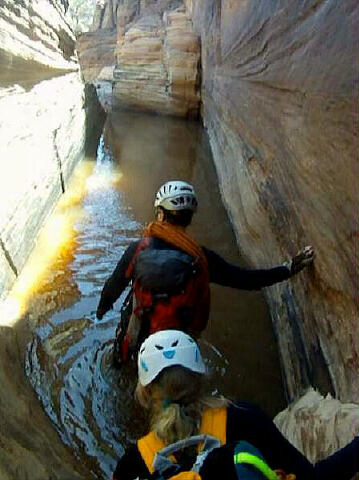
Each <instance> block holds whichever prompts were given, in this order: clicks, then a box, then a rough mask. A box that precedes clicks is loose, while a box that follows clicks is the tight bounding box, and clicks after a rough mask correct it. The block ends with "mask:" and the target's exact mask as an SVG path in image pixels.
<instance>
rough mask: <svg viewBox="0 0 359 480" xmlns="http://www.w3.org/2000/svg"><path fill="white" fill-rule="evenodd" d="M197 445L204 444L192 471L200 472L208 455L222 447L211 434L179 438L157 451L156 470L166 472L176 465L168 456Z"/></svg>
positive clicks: (154, 465)
mask: <svg viewBox="0 0 359 480" xmlns="http://www.w3.org/2000/svg"><path fill="white" fill-rule="evenodd" d="M195 445H202V446H203V447H202V448H201V451H200V453H199V454H198V455H197V458H196V461H195V463H194V464H193V466H192V468H191V471H192V472H199V470H200V469H201V467H202V465H203V462H204V461H205V459H206V458H207V455H208V454H209V453H210V452H211V451H212V450H213V449H214V448H218V447H220V446H221V443H220V441H219V440H218V438H215V437H212V436H210V435H195V436H193V437H189V438H184V439H183V440H179V441H178V442H176V443H172V444H171V445H167V446H166V447H165V448H163V449H162V450H160V451H158V452H157V454H156V456H155V459H154V463H153V469H154V471H155V472H158V473H159V474H160V475H162V474H164V473H165V472H166V471H168V470H169V469H170V468H171V467H174V465H173V462H172V461H171V460H170V459H169V458H167V457H169V456H170V455H171V454H173V453H176V452H178V451H182V450H185V449H186V448H188V447H192V446H195ZM178 470H180V466H179V465H178V466H177V471H178ZM171 478H172V477H171Z"/></svg>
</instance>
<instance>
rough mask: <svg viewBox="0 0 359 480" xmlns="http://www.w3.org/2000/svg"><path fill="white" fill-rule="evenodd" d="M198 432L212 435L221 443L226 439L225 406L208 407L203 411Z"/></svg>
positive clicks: (223, 443)
mask: <svg viewBox="0 0 359 480" xmlns="http://www.w3.org/2000/svg"><path fill="white" fill-rule="evenodd" d="M200 433H204V434H207V435H212V436H213V437H216V438H218V439H219V441H220V442H221V444H222V445H225V443H226V441H227V407H221V408H208V409H207V410H205V411H204V412H203V415H202V424H201V429H200Z"/></svg>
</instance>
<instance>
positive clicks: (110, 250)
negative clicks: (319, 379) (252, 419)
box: [26, 112, 285, 478]
mask: <svg viewBox="0 0 359 480" xmlns="http://www.w3.org/2000/svg"><path fill="white" fill-rule="evenodd" d="M84 166H85V167H86V168H84ZM80 168H82V170H85V171H86V173H85V185H86V187H85V189H84V193H83V195H81V198H80V199H77V202H71V201H69V202H68V205H66V201H65V203H64V205H63V206H62V210H61V212H62V215H63V218H65V219H66V222H67V226H68V228H69V229H70V230H71V235H69V240H68V241H67V242H65V244H64V245H63V246H62V248H61V249H60V251H59V252H58V254H57V255H56V257H55V258H54V260H53V263H52V265H51V269H50V270H49V273H48V274H47V275H46V276H45V278H44V279H43V280H41V283H39V284H38V285H37V286H36V292H35V293H33V296H32V298H30V300H29V302H28V315H29V318H30V320H31V322H32V324H33V328H34V335H33V340H32V341H31V342H30V343H29V345H28V349H27V354H26V373H27V375H28V378H29V380H30V382H31V384H32V386H33V388H34V389H35V391H36V393H37V395H38V396H39V398H40V400H41V402H42V405H43V407H44V409H45V411H46V412H47V414H48V415H49V417H50V418H51V420H52V422H53V424H54V425H55V427H56V429H57V431H58V432H59V434H60V436H61V438H62V440H63V441H64V442H65V443H66V444H68V445H69V446H70V447H71V448H72V449H73V450H74V451H75V452H76V455H77V456H78V457H79V458H80V459H81V461H82V462H85V463H86V464H88V465H89V468H90V470H91V472H93V478H108V476H109V474H110V473H111V472H112V470H113V468H114V465H115V462H116V459H117V457H118V455H120V454H121V453H122V451H123V447H124V446H126V444H128V443H129V442H132V441H133V440H134V439H136V437H137V436H138V435H139V434H141V433H143V432H142V429H143V425H144V424H143V419H142V418H141V416H140V415H139V412H138V411H137V410H136V405H135V404H134V403H133V388H134V384H135V380H136V368H135V365H128V366H126V368H124V369H123V370H120V371H119V370H116V369H114V368H113V366H112V364H111V351H112V344H113V339H114V335H115V329H116V325H117V322H118V316H119V310H120V307H121V303H122V301H123V299H124V297H125V295H126V292H124V293H123V295H122V296H121V297H120V299H119V300H118V301H117V302H116V304H115V308H114V310H112V311H110V312H109V313H107V314H106V316H105V317H104V318H103V320H102V321H101V322H100V321H98V320H96V317H95V311H96V307H97V303H98V299H99V295H100V292H101V289H102V287H103V284H104V282H105V280H106V278H107V277H108V276H109V275H110V273H111V272H112V270H113V268H114V267H115V265H116V263H117V261H118V260H119V258H120V257H121V255H122V253H123V252H124V250H125V248H126V246H127V245H128V244H129V242H130V241H132V240H133V239H136V238H138V237H139V236H140V235H141V231H142V228H143V226H144V225H145V223H146V222H148V221H149V220H151V218H152V216H153V199H154V194H155V191H156V190H157V188H158V187H159V186H160V185H161V184H162V183H163V182H165V181H167V180H170V179H183V180H187V181H190V182H191V183H193V185H194V186H195V188H196V191H197V193H198V198H199V210H198V213H197V214H196V216H195V217H194V221H193V226H192V227H191V233H193V235H194V236H195V237H196V238H197V239H198V240H199V242H200V243H201V244H203V245H206V246H207V247H208V248H211V249H213V250H215V251H216V252H217V253H219V254H220V255H222V256H223V257H224V258H225V259H227V260H228V261H231V262H233V263H237V264H239V265H245V262H244V260H243V258H241V256H240V254H239V252H238V248H237V245H236V241H235V238H234V234H233V231H232V229H231V225H230V223H229V220H228V218H227V215H226V212H225V210H224V207H223V205H222V202H221V197H220V193H219V190H218V185H217V177H216V173H215V170H214V166H213V163H212V158H211V153H210V148H209V145H208V142H207V138H206V134H205V132H204V131H203V129H202V127H201V126H200V124H198V123H196V122H186V121H184V120H179V119H171V118H163V117H157V116H150V115H142V114H134V113H128V112H126V113H122V112H116V113H112V114H110V115H109V117H108V119H107V123H106V126H105V130H104V134H103V137H102V139H101V141H100V144H99V147H98V153H97V158H96V161H94V162H88V161H87V162H86V165H81V166H80ZM75 178H76V174H75ZM74 183H75V182H74ZM67 195H68V196H69V198H71V195H72V196H73V197H76V194H75V192H71V190H70V191H69V192H68V193H67ZM56 235H60V231H58V232H56V231H55V232H54V236H56ZM264 266H265V265H264ZM268 266H269V265H268ZM211 290H212V308H211V316H210V322H209V326H208V328H207V330H206V332H205V334H204V336H203V338H202V340H201V344H202V348H203V349H204V353H205V359H206V363H207V365H208V367H209V369H210V372H211V381H212V382H213V390H216V389H217V390H218V391H220V392H221V393H223V394H224V395H226V396H228V397H229V398H231V399H239V398H240V399H245V400H250V401H254V402H257V403H259V404H260V405H262V406H263V407H264V409H265V410H267V411H268V412H269V413H270V414H272V415H274V414H275V413H277V412H278V411H279V410H281V409H282V408H283V407H284V406H285V403H284V395H283V387H282V382H281V374H280V367H279V361H278V354H277V350H276V345H275V340H274V336H273V333H272V328H271V324H270V319H269V315H268V311H267V307H266V305H265V303H264V300H263V298H262V296H261V295H260V294H259V293H256V292H242V291H237V290H233V289H229V288H224V287H219V286H215V285H212V287H211ZM134 419H135V421H134Z"/></svg>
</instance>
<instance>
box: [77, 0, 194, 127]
mask: <svg viewBox="0 0 359 480" xmlns="http://www.w3.org/2000/svg"><path fill="white" fill-rule="evenodd" d="M179 5H180V7H179ZM176 7H178V8H176ZM93 29H94V31H93V32H91V33H85V34H83V35H81V36H80V37H79V39H78V41H77V45H76V48H77V51H78V55H79V60H80V65H81V70H82V73H83V76H84V80H85V82H98V81H110V82H112V81H113V95H112V97H113V98H112V105H113V106H114V108H116V107H121V108H128V109H131V110H142V111H150V112H155V113H162V114H169V115H175V116H181V117H189V118H195V117H197V116H198V111H199V102H200V92H199V83H200V69H199V65H200V43H199V38H198V36H197V35H196V34H195V33H194V32H193V27H192V22H191V20H190V18H189V17H188V15H187V14H186V12H185V10H184V7H183V2H181V1H178V0H176V1H174V0H163V1H159V2H156V1H148V2H145V1H139V0H133V1H117V2H104V3H101V4H99V3H98V4H97V6H96V12H95V15H94V26H93Z"/></svg>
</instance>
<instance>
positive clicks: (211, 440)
mask: <svg viewBox="0 0 359 480" xmlns="http://www.w3.org/2000/svg"><path fill="white" fill-rule="evenodd" d="M137 363H138V383H137V387H136V394H135V396H136V398H137V400H138V402H139V404H140V405H141V406H142V407H143V408H145V409H146V410H147V412H148V414H149V417H150V432H149V433H148V434H147V435H145V436H143V437H142V438H140V439H139V440H138V441H137V443H136V445H133V446H131V447H130V448H128V449H127V450H126V452H125V453H124V455H123V456H122V457H121V459H120V460H119V462H118V464H117V466H116V469H115V472H114V474H113V480H134V479H136V480H144V479H149V478H151V479H152V480H156V479H157V480H159V479H162V480H163V479H173V480H174V479H178V480H179V479H180V478H181V479H182V478H183V479H196V480H218V479H222V478H223V479H226V480H238V479H241V480H294V479H295V480H338V479H339V478H340V480H350V479H351V478H352V477H353V476H354V474H355V472H357V471H358V463H359V462H358V461H357V459H356V453H357V449H358V447H359V438H358V437H356V438H355V439H354V440H353V441H352V442H351V443H349V444H348V445H347V446H346V447H344V448H343V449H342V450H339V451H338V452H336V453H335V454H334V455H332V456H330V457H328V458H327V459H325V460H322V461H321V462H319V463H317V464H315V465H313V464H312V463H310V462H309V461H308V460H307V459H306V458H305V457H304V456H303V455H302V454H301V453H300V452H299V451H298V450H296V448H295V447H294V446H293V445H291V444H290V443H289V442H288V440H286V439H285V438H284V436H283V435H282V434H281V433H280V432H279V430H278V429H277V427H276V426H275V424H274V423H273V421H272V420H271V419H270V418H269V417H268V416H267V415H266V414H265V413H264V412H263V411H262V410H261V409H260V408H259V407H258V406H256V405H254V404H251V403H248V402H238V403H232V402H229V401H227V400H226V399H224V398H223V397H220V396H213V395H211V394H210V393H209V385H208V382H207V372H206V367H205V363H204V361H203V359H202V355H201V352H200V349H199V346H198V344H197V343H196V341H195V339H193V338H191V337H190V336H189V335H187V334H186V333H184V332H182V331H178V330H164V331H160V332H157V333H154V334H153V335H150V336H149V337H148V338H147V339H146V340H145V341H144V342H143V344H142V345H141V346H140V349H139V353H138V361H137ZM193 446H197V447H198V449H193ZM198 452H199V453H198Z"/></svg>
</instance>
